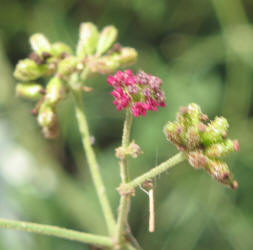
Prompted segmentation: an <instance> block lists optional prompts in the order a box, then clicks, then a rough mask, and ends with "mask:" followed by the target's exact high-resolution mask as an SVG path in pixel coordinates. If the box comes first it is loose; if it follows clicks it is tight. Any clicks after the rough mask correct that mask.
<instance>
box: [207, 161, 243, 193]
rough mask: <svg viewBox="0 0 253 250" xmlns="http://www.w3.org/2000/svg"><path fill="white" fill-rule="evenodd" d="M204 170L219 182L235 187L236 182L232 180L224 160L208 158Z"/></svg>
mask: <svg viewBox="0 0 253 250" xmlns="http://www.w3.org/2000/svg"><path fill="white" fill-rule="evenodd" d="M206 170H207V172H208V173H209V174H210V176H212V177H213V178H214V179H216V180H217V181H218V182H220V183H221V184H223V185H225V186H228V187H231V188H233V189H235V188H237V186H238V183H237V182H236V181H235V180H234V178H233V175H232V174H231V173H230V170H229V168H228V165H227V164H226V163H225V162H222V161H218V160H208V161H207V167H206Z"/></svg>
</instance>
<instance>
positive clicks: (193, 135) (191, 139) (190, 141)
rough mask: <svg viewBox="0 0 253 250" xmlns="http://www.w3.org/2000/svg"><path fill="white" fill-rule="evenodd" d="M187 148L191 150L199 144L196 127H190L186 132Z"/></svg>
mask: <svg viewBox="0 0 253 250" xmlns="http://www.w3.org/2000/svg"><path fill="white" fill-rule="evenodd" d="M186 141H187V149H188V150H190V151H192V150H194V149H195V148H197V147H198V146H199V144H200V136H199V133H198V129H197V128H196V127H193V126H192V127H190V128H189V129H188V130H187V133H186Z"/></svg>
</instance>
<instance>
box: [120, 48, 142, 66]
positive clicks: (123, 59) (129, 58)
mask: <svg viewBox="0 0 253 250" xmlns="http://www.w3.org/2000/svg"><path fill="white" fill-rule="evenodd" d="M137 56H138V53H137V51H136V50H135V49H133V48H122V49H121V51H120V54H119V63H120V66H121V67H124V66H128V65H131V64H133V63H135V62H136V60H137Z"/></svg>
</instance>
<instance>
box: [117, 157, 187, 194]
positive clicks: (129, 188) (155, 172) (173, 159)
mask: <svg viewBox="0 0 253 250" xmlns="http://www.w3.org/2000/svg"><path fill="white" fill-rule="evenodd" d="M183 160H185V155H184V154H183V153H181V152H180V153H177V154H176V155H174V156H173V157H171V158H170V159H168V160H167V161H165V162H163V163H161V164H160V165H158V166H156V167H154V168H153V169H151V170H150V171H148V172H147V173H145V174H143V175H141V176H139V177H137V178H135V179H134V180H132V181H131V182H128V183H126V184H124V185H123V186H122V188H120V191H122V192H123V193H129V192H131V191H132V190H133V189H134V188H136V187H138V186H139V185H141V184H142V183H144V182H145V181H147V180H148V179H151V178H154V177H156V176H158V175H159V174H161V173H163V172H165V171H166V170H168V169H169V168H171V167H173V166H175V165H176V164H178V163H180V162H182V161H183Z"/></svg>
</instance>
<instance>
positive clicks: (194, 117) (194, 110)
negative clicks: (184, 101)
mask: <svg viewBox="0 0 253 250" xmlns="http://www.w3.org/2000/svg"><path fill="white" fill-rule="evenodd" d="M188 115H189V117H190V119H191V123H192V125H193V126H196V127H197V125H198V124H199V121H200V117H201V109H200V107H199V105H197V104H195V103H191V104H189V105H188Z"/></svg>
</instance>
